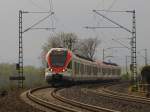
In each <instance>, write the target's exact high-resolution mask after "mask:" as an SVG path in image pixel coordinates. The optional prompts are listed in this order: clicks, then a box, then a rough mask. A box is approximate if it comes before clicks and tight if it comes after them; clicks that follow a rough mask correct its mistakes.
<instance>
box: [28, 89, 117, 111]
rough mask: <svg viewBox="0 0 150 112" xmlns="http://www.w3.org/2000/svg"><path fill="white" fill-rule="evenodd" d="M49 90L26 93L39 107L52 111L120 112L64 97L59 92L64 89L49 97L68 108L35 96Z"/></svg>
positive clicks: (53, 92) (53, 91)
mask: <svg viewBox="0 0 150 112" xmlns="http://www.w3.org/2000/svg"><path fill="white" fill-rule="evenodd" d="M47 88H49V87H41V88H36V89H31V90H29V91H28V92H27V93H26V96H27V98H29V99H30V100H32V101H33V102H35V103H38V104H39V105H42V106H44V107H46V108H49V109H51V110H54V111H58V112H80V111H85V112H119V111H115V110H111V109H107V108H102V107H98V106H93V105H88V104H84V103H80V102H77V101H74V100H70V99H67V98H65V97H62V96H60V95H59V94H58V93H59V90H61V89H62V88H55V89H53V90H52V91H51V92H50V94H49V95H51V97H53V98H54V99H55V100H57V101H59V102H61V103H65V104H67V106H64V105H61V103H59V104H55V103H54V102H50V101H46V100H44V99H42V98H40V97H38V96H37V95H34V93H36V92H38V91H40V90H43V89H47Z"/></svg>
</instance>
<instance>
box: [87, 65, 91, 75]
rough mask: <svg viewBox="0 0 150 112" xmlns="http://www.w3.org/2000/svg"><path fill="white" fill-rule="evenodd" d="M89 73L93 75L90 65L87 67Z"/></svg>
mask: <svg viewBox="0 0 150 112" xmlns="http://www.w3.org/2000/svg"><path fill="white" fill-rule="evenodd" d="M87 72H88V74H89V75H91V67H90V66H89V65H87Z"/></svg>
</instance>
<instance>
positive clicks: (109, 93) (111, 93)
mask: <svg viewBox="0 0 150 112" xmlns="http://www.w3.org/2000/svg"><path fill="white" fill-rule="evenodd" d="M110 86H112V85H111V84H106V85H104V86H103V87H101V88H100V89H97V90H94V91H93V90H90V89H87V90H86V91H90V92H94V93H96V94H99V95H103V96H106V97H110V98H114V99H119V100H125V101H129V102H137V103H142V104H150V98H146V97H142V96H137V95H129V94H127V93H121V92H117V91H115V90H111V89H109V88H110ZM113 86H114V85H113ZM115 86H116V85H115Z"/></svg>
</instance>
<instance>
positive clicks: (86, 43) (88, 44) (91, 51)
mask: <svg viewBox="0 0 150 112" xmlns="http://www.w3.org/2000/svg"><path fill="white" fill-rule="evenodd" d="M99 44H100V40H98V38H97V37H96V38H88V39H84V40H82V41H81V43H80V50H79V52H80V54H81V55H83V56H84V57H86V58H89V59H94V55H95V53H96V48H97V47H98V45H99Z"/></svg>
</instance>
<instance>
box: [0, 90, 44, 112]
mask: <svg viewBox="0 0 150 112" xmlns="http://www.w3.org/2000/svg"><path fill="white" fill-rule="evenodd" d="M23 91H25V90H12V91H8V92H6V94H5V95H4V94H1V92H0V112H42V111H40V110H37V109H35V108H33V107H32V106H30V105H28V104H26V103H24V102H23V101H22V100H21V99H20V94H21V93H22V92H23Z"/></svg>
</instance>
